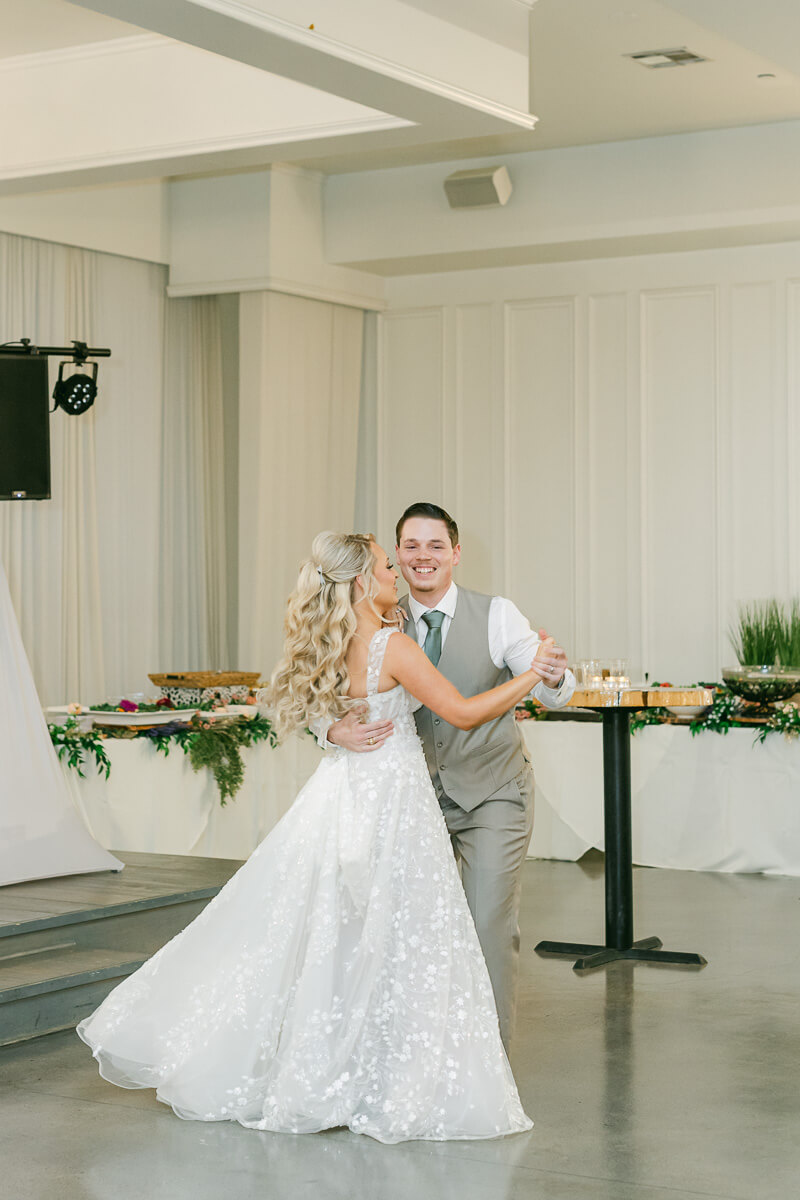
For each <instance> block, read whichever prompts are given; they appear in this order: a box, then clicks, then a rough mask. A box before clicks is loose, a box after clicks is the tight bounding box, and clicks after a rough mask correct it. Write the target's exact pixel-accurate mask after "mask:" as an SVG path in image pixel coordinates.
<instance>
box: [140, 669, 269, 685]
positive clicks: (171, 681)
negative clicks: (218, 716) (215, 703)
mask: <svg viewBox="0 0 800 1200" xmlns="http://www.w3.org/2000/svg"><path fill="white" fill-rule="evenodd" d="M260 677H261V672H260V671H169V672H168V673H167V674H165V675H148V679H150V681H151V682H152V683H154V684H155V685H156V687H160V688H167V687H169V688H176V687H182V688H213V687H254V686H255V685H256V684H257V683H258V681H259V678H260Z"/></svg>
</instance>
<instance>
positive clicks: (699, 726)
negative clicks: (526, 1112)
mask: <svg viewBox="0 0 800 1200" xmlns="http://www.w3.org/2000/svg"><path fill="white" fill-rule="evenodd" d="M697 686H698V687H713V688H714V702H713V704H712V705H711V707H710V708H709V709H707V710H706V712H704V713H701V714H699V715H698V716H697V717H695V718H694V719H693V720H692V721H691V722H690V724H689V732H690V733H691V735H692V737H696V736H697V734H698V733H718V734H721V735H722V736H723V737H724V736H725V735H726V734H727V732H728V730H729V729H744V728H745V727H747V728H752V727H753V718H752V717H750V716H749V715H748V714H749V712H751V711H752V710H753V709H755V708H758V707H759V706H758V705H756V704H750V703H748V701H746V700H741V699H740V698H739V697H738V696H735V695H734V694H733V692H731V691H730V689H729V688H726V687H722V686H721V685H720V684H698V685H697ZM674 721H675V717H674V716H673V714H672V713H670V712H669V711H668V710H667V709H666V708H646V709H644V710H643V711H642V712H639V713H637V714H636V715H635V716H634V717H632V718H631V733H636V732H638V730H640V729H644V728H645V726H646V725H663V724H666V723H667V722H670V723H674ZM771 733H782V734H783V735H784V736H785V737H788V738H793V737H798V736H799V735H800V707H798V706H797V705H796V704H776V705H775V706H774V707H773V710H772V712H771V713H770V715H769V716H768V717H762V718H760V719H759V720H758V725H757V726H756V728H755V741H756V742H765V741H766V740H767V738H768V737H769V735H770V734H771Z"/></svg>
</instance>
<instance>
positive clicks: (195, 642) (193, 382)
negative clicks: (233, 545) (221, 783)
mask: <svg viewBox="0 0 800 1200" xmlns="http://www.w3.org/2000/svg"><path fill="white" fill-rule="evenodd" d="M162 429H163V436H162V449H163V461H162V482H161V496H162V501H161V514H162V518H161V529H162V541H161V579H162V581H163V587H164V591H163V593H162V596H161V602H162V607H163V608H164V609H165V610H166V611H167V612H169V613H171V614H172V620H171V621H169V622H167V621H165V622H163V623H162V624H161V626H160V647H159V663H160V666H159V669H160V670H166V671H175V670H228V669H230V668H231V667H232V666H235V663H234V662H233V659H232V658H231V653H230V648H229V646H228V620H227V605H228V591H229V588H228V580H227V579H226V565H227V564H226V558H227V556H226V520H225V458H226V456H225V438H224V422H223V399H222V340H221V326H220V311H219V304H218V301H217V298H216V297H215V296H200V297H196V298H192V299H187V300H170V301H168V302H167V344H166V359H165V374H164V410H163V417H162ZM230 590H231V591H232V593H233V595H234V596H235V588H231V589H230Z"/></svg>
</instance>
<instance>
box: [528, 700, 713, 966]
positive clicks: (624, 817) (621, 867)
mask: <svg viewBox="0 0 800 1200" xmlns="http://www.w3.org/2000/svg"><path fill="white" fill-rule="evenodd" d="M712 700H713V695H712V693H711V691H710V690H708V689H707V688H687V689H685V690H679V689H677V688H670V690H669V691H664V690H662V689H658V688H639V689H637V688H619V689H578V690H576V691H575V693H574V695H573V696H572V698H571V700H570V701H569V704H570V706H571V707H574V708H590V709H595V710H597V711H598V712H599V713H601V715H602V718H603V817H604V824H605V856H606V857H605V895H606V940H605V945H602V946H597V945H589V944H587V943H585V942H552V941H543V942H539V944H538V945H537V946H536V952H537V954H542V955H563V956H564V957H565V958H575V960H576V961H575V963H574V968H573V969H574V970H576V971H590V970H593V969H594V968H595V967H601V966H603V965H604V964H605V963H610V962H615V961H616V960H618V959H633V960H640V961H645V962H658V963H675V964H679V965H682V966H694V967H704V966H705V965H706V960H705V959H704V958H703V957H702V955H700V954H691V953H684V952H681V951H675V950H663V949H662V942H661V939H660V938H658V937H647V938H640V939H639V940H638V941H634V937H633V851H632V845H631V749H630V719H631V713H632V712H635V711H636V710H637V709H642V708H660V707H664V706H665V705H669V706H670V708H673V707H686V708H689V707H697V706H701V705H708V704H711V702H712Z"/></svg>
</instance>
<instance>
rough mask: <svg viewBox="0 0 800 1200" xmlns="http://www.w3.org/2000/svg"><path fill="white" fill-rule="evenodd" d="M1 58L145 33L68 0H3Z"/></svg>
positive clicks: (0, 7)
mask: <svg viewBox="0 0 800 1200" xmlns="http://www.w3.org/2000/svg"><path fill="white" fill-rule="evenodd" d="M0 30H2V33H0V58H13V57H15V56H16V55H18V54H37V53H41V51H43V50H62V49H64V48H65V47H66V46H80V45H88V44H89V43H91V42H103V41H106V40H108V39H109V38H116V37H129V36H130V35H131V34H132V33H141V32H142V31H141V29H139V28H138V27H137V26H135V25H129V24H127V23H126V22H124V21H117V20H115V19H114V18H113V17H107V16H103V15H102V14H100V13H95V12H89V10H88V9H85V8H79V7H78V6H77V5H75V4H68V3H65V2H64V0H0Z"/></svg>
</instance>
